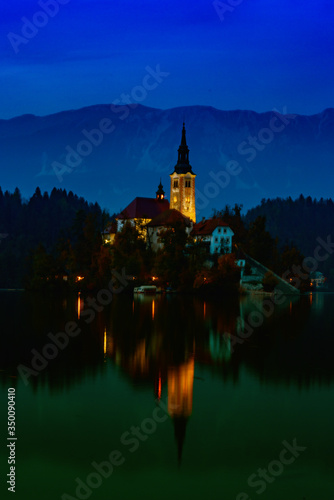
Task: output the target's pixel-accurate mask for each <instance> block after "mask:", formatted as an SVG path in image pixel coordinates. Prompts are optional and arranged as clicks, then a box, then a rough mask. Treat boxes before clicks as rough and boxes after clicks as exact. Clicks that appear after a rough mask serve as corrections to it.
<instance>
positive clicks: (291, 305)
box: [290, 301, 292, 314]
mask: <svg viewBox="0 0 334 500" xmlns="http://www.w3.org/2000/svg"><path fill="white" fill-rule="evenodd" d="M291 312H292V302H291V301H290V314H291Z"/></svg>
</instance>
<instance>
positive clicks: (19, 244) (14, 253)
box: [0, 188, 108, 288]
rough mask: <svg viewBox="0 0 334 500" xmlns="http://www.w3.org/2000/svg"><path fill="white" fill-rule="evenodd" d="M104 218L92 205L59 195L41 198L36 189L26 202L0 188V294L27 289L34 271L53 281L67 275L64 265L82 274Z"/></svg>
mask: <svg viewBox="0 0 334 500" xmlns="http://www.w3.org/2000/svg"><path fill="white" fill-rule="evenodd" d="M107 218H108V216H107V214H105V213H104V212H103V211H102V210H101V208H100V207H99V205H98V204H97V203H95V204H89V203H87V201H85V200H84V199H83V198H80V197H78V196H76V195H74V194H73V193H72V192H71V191H70V192H68V193H67V192H66V191H65V190H64V189H56V188H54V189H53V190H52V192H51V194H48V193H47V192H45V193H44V194H42V193H41V190H40V188H36V190H35V193H34V195H33V196H32V197H31V198H30V200H27V201H25V200H23V199H22V197H21V194H20V191H19V189H18V188H16V189H15V191H14V193H9V192H8V191H6V192H5V193H3V192H2V190H1V188H0V288H7V287H9V288H13V287H22V286H27V285H28V286H29V285H30V284H31V283H29V280H30V279H32V277H33V274H34V271H36V266H37V267H38V266H40V267H43V266H44V267H45V268H47V269H49V270H50V269H52V270H53V274H54V275H57V274H58V273H59V274H66V272H68V269H66V267H67V266H69V265H71V267H72V269H73V270H75V269H77V271H78V272H80V271H81V272H82V267H84V266H85V265H86V267H89V265H90V262H86V263H85V262H84V261H85V259H89V258H90V255H91V251H92V249H93V248H94V247H96V248H99V246H100V244H101V230H102V226H103V221H104V219H107ZM85 251H86V255H84V254H85ZM65 255H66V258H65ZM24 280H25V283H23V281H24Z"/></svg>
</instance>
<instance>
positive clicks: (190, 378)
mask: <svg viewBox="0 0 334 500" xmlns="http://www.w3.org/2000/svg"><path fill="white" fill-rule="evenodd" d="M194 371H195V360H194V356H191V357H190V358H189V360H188V361H187V362H185V363H183V364H182V365H179V366H170V367H169V368H168V413H169V415H170V416H171V418H172V419H173V422H174V434H175V439H176V442H177V450H178V460H179V464H180V463H181V457H182V448H183V443H184V439H185V435H186V426H187V422H188V418H189V417H190V415H191V412H192V407H193V386H194Z"/></svg>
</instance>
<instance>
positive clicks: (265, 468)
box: [0, 292, 334, 500]
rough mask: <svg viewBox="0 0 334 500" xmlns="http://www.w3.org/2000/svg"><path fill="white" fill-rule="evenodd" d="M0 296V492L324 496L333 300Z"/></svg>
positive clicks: (104, 498) (331, 481) (293, 499)
mask: <svg viewBox="0 0 334 500" xmlns="http://www.w3.org/2000/svg"><path fill="white" fill-rule="evenodd" d="M0 300H1V302H0V311H1V325H2V326H1V353H0V360H1V364H0V370H1V372H0V375H1V408H2V411H1V420H0V422H1V438H2V439H1V448H0V457H1V471H2V474H1V486H0V492H1V493H0V495H1V498H4V496H5V495H4V494H5V493H6V490H7V487H8V486H9V485H7V484H6V474H7V473H8V472H9V465H8V464H7V458H8V453H9V452H8V450H9V448H7V447H6V443H7V441H6V439H7V436H8V434H7V419H6V415H7V405H6V402H7V391H8V388H11V387H12V388H15V390H16V393H15V396H16V399H15V402H16V437H17V441H16V442H15V444H16V449H15V451H16V464H15V467H16V469H15V472H16V496H15V497H14V498H16V499H20V500H21V499H28V498H29V499H30V498H33V499H34V500H40V499H41V500H42V499H43V500H44V499H51V500H53V499H61V498H63V499H64V500H66V499H67V500H68V499H73V498H77V499H79V498H80V499H84V498H91V499H97V500H109V499H110V500H123V499H125V500H132V499H145V500H153V499H154V500H156V499H166V500H167V499H171V498H173V499H177V500H178V499H180V500H183V499H203V498H207V499H212V500H216V499H217V500H218V499H219V500H225V499H227V500H230V499H232V500H234V499H237V500H249V499H255V498H261V499H265V500H267V499H268V500H269V499H270V500H304V499H305V500H333V498H334V476H333V470H334V456H333V439H334V431H333V415H334V397H333V396H334V362H333V359H334V333H333V322H334V321H333V320H334V294H330V293H315V294H313V295H307V296H302V297H300V298H291V297H285V298H283V300H281V301H280V302H281V303H280V304H279V305H278V304H276V305H275V306H273V305H272V302H270V299H268V298H266V299H265V301H263V298H261V297H241V298H240V299H239V298H229V299H228V298H220V299H215V300H214V299H208V300H204V299H202V298H197V297H190V296H177V295H170V296H155V297H143V296H138V297H135V298H133V297H132V296H130V295H126V294H125V293H122V294H120V295H118V296H115V297H114V299H113V301H112V302H111V304H109V305H108V304H106V305H105V306H103V307H101V308H100V309H101V310H100V311H99V312H96V311H94V310H93V308H92V307H93V306H89V305H88V304H87V298H85V297H83V296H69V297H67V298H60V297H52V296H47V295H46V296H40V295H33V294H28V293H19V292H0ZM252 325H253V326H252ZM256 325H257V326H256ZM65 330H66V331H67V332H70V333H71V335H72V336H71V337H69V336H68V335H64V333H63V332H65ZM59 332H60V333H61V335H59V336H58V342H62V346H63V348H62V349H61V348H60V347H59V346H58V347H56V346H55V343H54V339H55V337H52V336H51V337H50V336H48V334H50V333H52V334H57V333H59ZM52 339H53V340H52ZM47 344H49V345H48V346H47ZM65 344H67V345H65ZM59 345H60V344H59ZM46 346H47V347H46ZM33 349H34V351H33V353H32V352H31V350H33ZM43 352H44V356H47V357H49V359H46V360H45V361H43V359H42V358H38V355H36V353H43ZM34 357H35V360H34V364H33V365H32V360H33V358H34ZM37 358H38V360H37ZM44 359H45V358H44ZM36 363H37V364H36ZM43 363H44V365H45V366H43ZM18 366H20V369H19V372H18V369H17V367H18ZM28 368H29V369H31V370H33V372H29V371H28Z"/></svg>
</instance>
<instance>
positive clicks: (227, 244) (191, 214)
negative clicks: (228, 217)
mask: <svg viewBox="0 0 334 500" xmlns="http://www.w3.org/2000/svg"><path fill="white" fill-rule="evenodd" d="M195 178H196V174H194V172H193V170H192V167H191V165H190V163H189V148H188V145H187V141H186V129H185V124H184V123H183V127H182V135H181V144H180V146H179V148H178V158H177V163H176V165H175V167H174V170H173V172H172V173H171V174H170V202H169V201H168V200H167V199H166V198H165V191H164V189H163V185H162V183H161V179H160V184H159V186H158V190H157V191H156V196H155V198H144V197H139V196H138V197H136V198H135V199H134V200H133V201H132V202H131V203H130V204H129V205H128V206H127V207H126V208H124V210H122V211H121V212H120V213H119V214H118V215H117V216H116V221H115V222H114V223H113V224H112V225H111V226H110V227H109V228H108V229H107V231H106V232H105V233H104V234H103V238H104V242H105V243H111V244H112V243H113V241H114V239H115V235H116V233H117V232H119V231H121V230H122V228H123V225H124V224H125V223H126V222H130V223H131V224H133V225H134V226H135V227H136V228H137V229H138V231H139V234H140V235H141V237H142V238H145V239H146V241H147V245H148V246H150V247H151V248H152V250H153V251H157V250H159V249H161V248H162V242H161V241H160V234H161V232H162V231H163V230H164V229H166V228H168V227H173V226H174V225H175V224H176V223H180V222H181V223H182V224H183V226H184V228H185V230H186V232H187V233H188V234H191V235H192V236H193V237H194V239H195V241H198V242H203V243H204V245H205V246H207V249H208V252H209V253H217V254H220V253H231V251H232V237H233V234H234V233H233V231H232V229H231V228H229V227H228V225H227V224H226V223H225V222H224V221H222V220H221V219H219V218H213V219H207V220H204V219H203V220H202V221H201V222H199V223H198V224H196V196H195Z"/></svg>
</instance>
